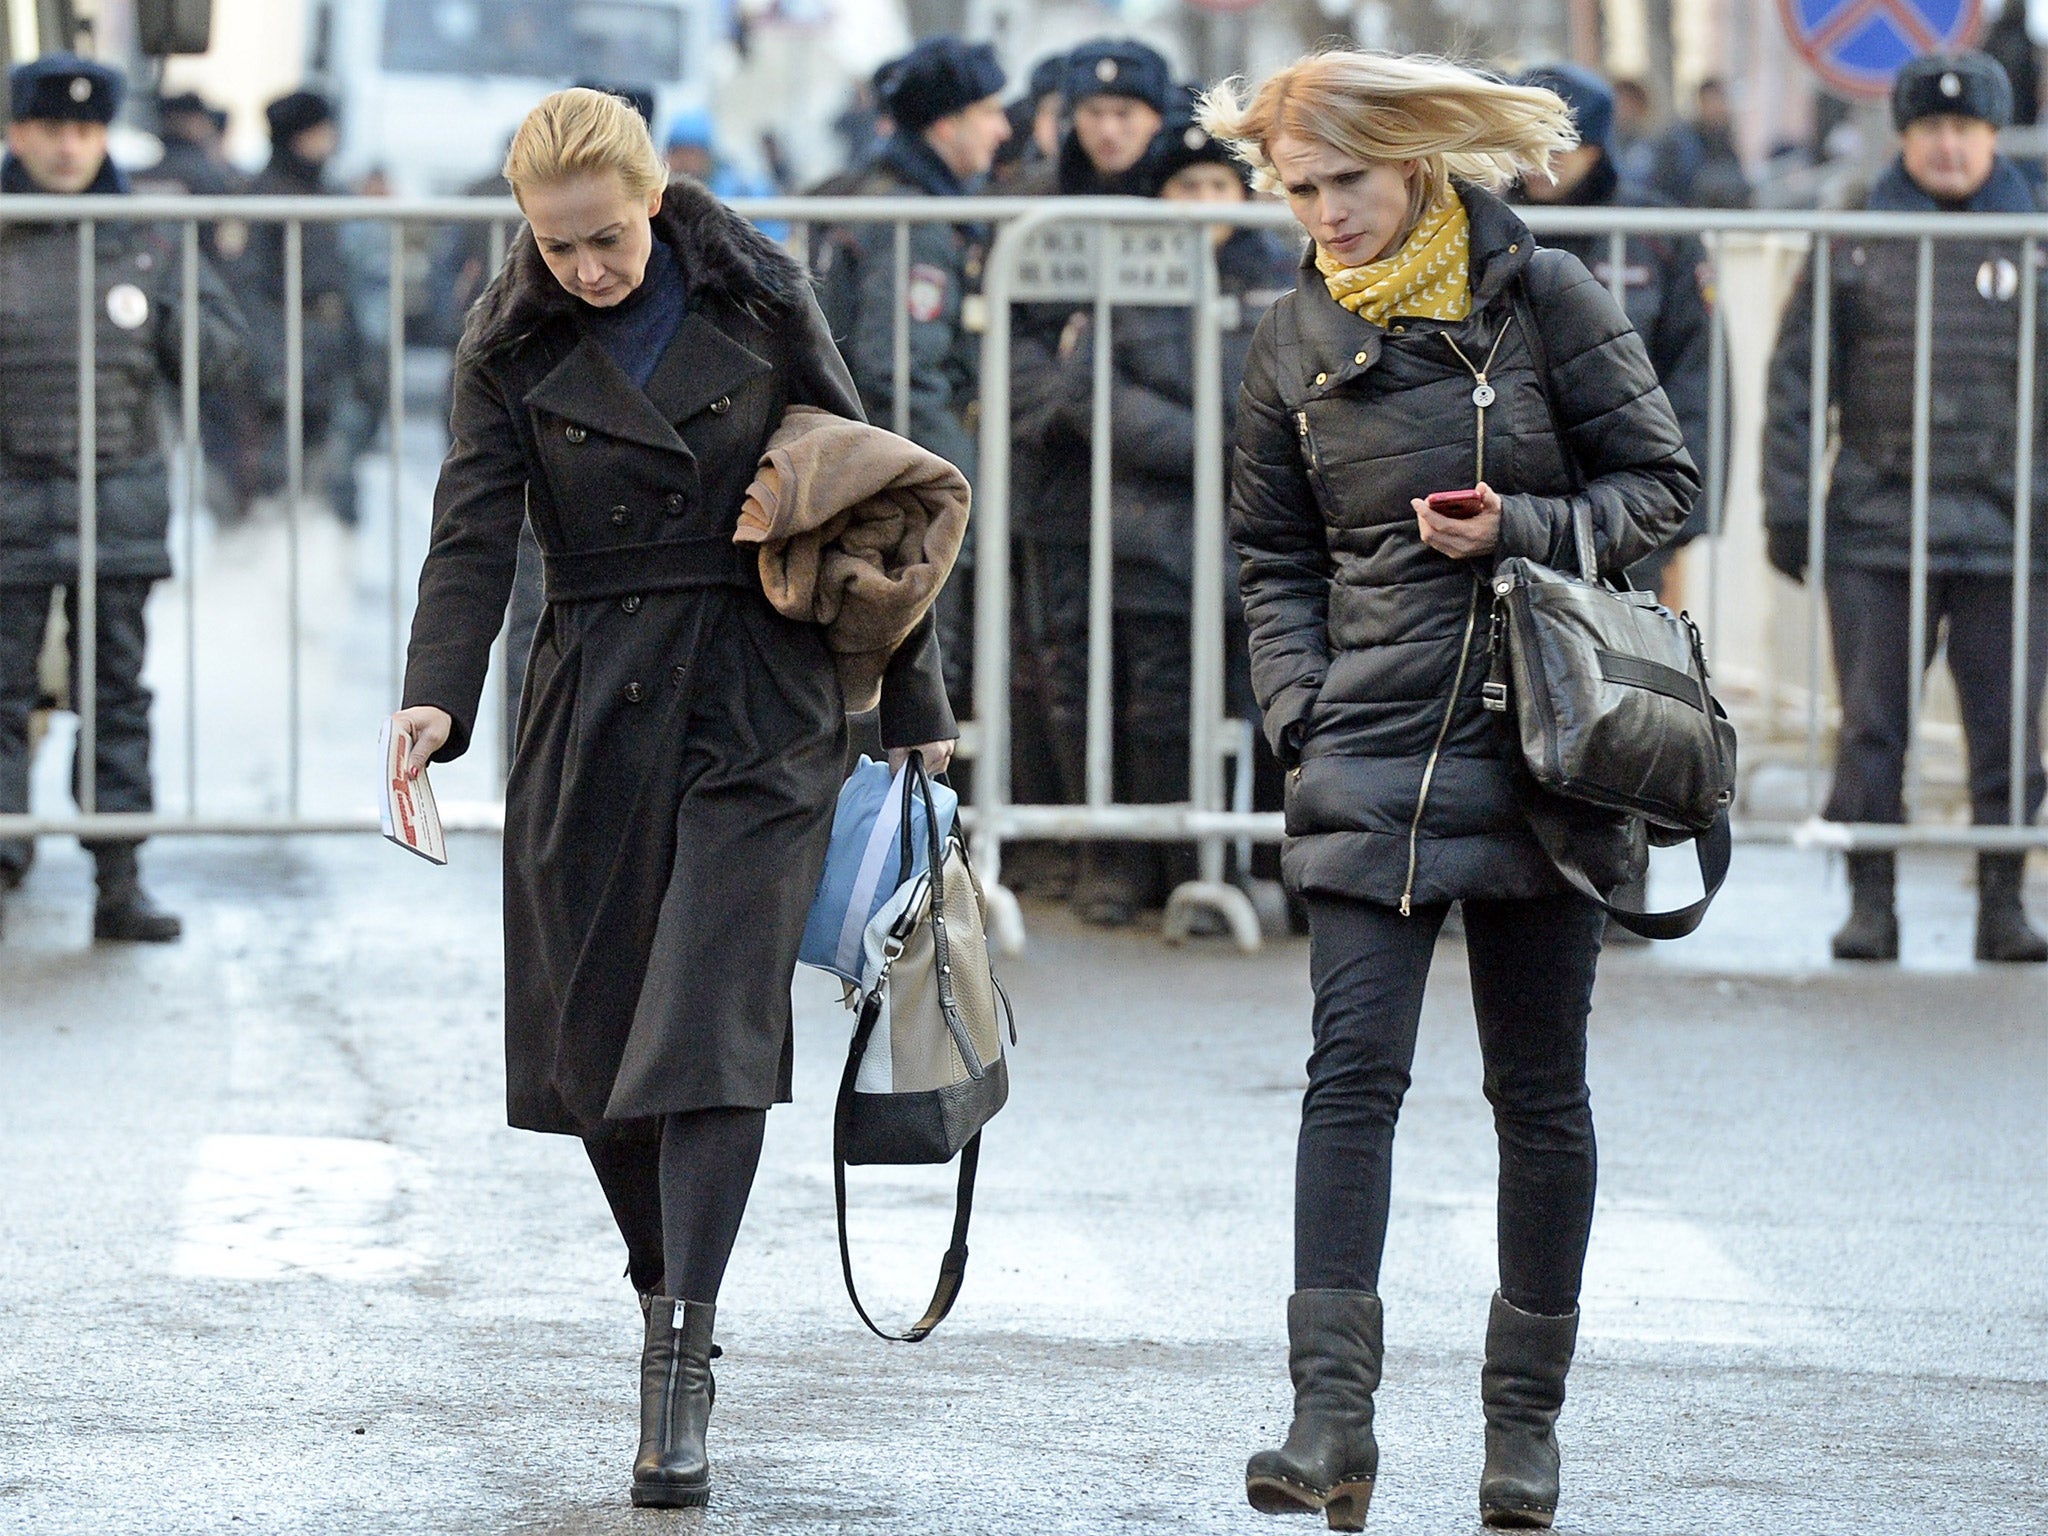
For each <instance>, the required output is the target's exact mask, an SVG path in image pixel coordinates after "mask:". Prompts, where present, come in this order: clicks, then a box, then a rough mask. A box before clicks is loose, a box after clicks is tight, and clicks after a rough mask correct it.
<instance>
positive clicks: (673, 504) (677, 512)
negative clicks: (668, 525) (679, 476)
mask: <svg viewBox="0 0 2048 1536" xmlns="http://www.w3.org/2000/svg"><path fill="white" fill-rule="evenodd" d="M661 510H662V511H664V512H666V513H667V514H668V515H669V516H670V517H679V516H681V515H682V510H683V493H682V492H681V491H670V492H669V493H668V494H667V495H666V496H664V497H662V498H661Z"/></svg>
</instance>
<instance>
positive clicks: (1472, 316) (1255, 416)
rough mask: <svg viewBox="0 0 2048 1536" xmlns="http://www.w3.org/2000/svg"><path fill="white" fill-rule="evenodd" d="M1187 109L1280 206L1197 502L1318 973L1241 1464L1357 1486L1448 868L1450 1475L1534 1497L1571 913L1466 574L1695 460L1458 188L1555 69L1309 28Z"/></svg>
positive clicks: (1588, 925)
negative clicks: (1474, 1225) (1475, 1077)
mask: <svg viewBox="0 0 2048 1536" xmlns="http://www.w3.org/2000/svg"><path fill="white" fill-rule="evenodd" d="M1204 121H1205V123H1206V125H1207V126H1208V128H1209V129H1210V131H1211V132H1213V133H1214V134H1215V135H1216V136H1217V137H1218V138H1221V139H1223V140H1226V141H1227V142H1230V143H1231V144H1233V145H1234V146H1235V147H1236V148H1237V149H1238V150H1239V152H1240V153H1241V154H1243V155H1244V157H1245V158H1246V159H1247V161H1248V162H1249V163H1250V164H1251V165H1252V167H1253V168H1254V170H1255V172H1256V173H1257V176H1258V179H1259V181H1260V182H1261V184H1262V185H1264V186H1266V187H1267V188H1268V189H1270V190H1273V191H1277V192H1280V193H1282V194H1284V195H1285V197H1286V199H1287V202H1288V204H1289V206H1290V207H1291V208H1292V209H1293V211H1294V214H1295V217H1296V218H1297V219H1298V220H1299V221H1300V223H1301V225H1302V228H1303V229H1304V230H1305V231H1306V232H1307V233H1308V234H1309V236H1310V237H1311V241H1312V243H1311V245H1310V247H1309V249H1308V252H1307V255H1306V258H1305V260H1304V262H1303V264H1302V268H1301V271H1300V273H1299V276H1298V280H1297V283H1296V286H1295V289H1294V291H1293V292H1292V293H1289V294H1287V295H1284V296H1283V297H1282V298H1281V299H1280V300H1279V301H1278V302H1277V303H1275V304H1274V306H1273V308H1272V309H1271V310H1270V311H1269V312H1268V313H1267V316H1266V318H1265V320H1264V322H1263V323H1262V324H1261V326H1260V328H1259V332H1258V335H1257V336H1256V337H1255V338H1254V339H1253V342H1252V348H1251V354H1250V357H1249V358H1248V360H1247V362H1246V367H1245V385H1244V389H1243V392H1242V393H1241V394H1240V396H1239V400H1238V411H1237V439H1236V446H1237V453H1236V457H1235V460H1234V466H1235V467H1234V470H1233V480H1232V486H1231V502H1230V528H1231V540H1232V543H1233V544H1234V545H1235V547H1236V549H1237V551H1238V554H1239V555H1240V556H1241V557H1242V560H1243V567H1242V575H1241V588H1242V591H1243V594H1244V606H1245V618H1246V622H1247V625H1248V627H1249V630H1250V636H1251V661H1252V679H1253V685H1254V689H1255V691H1256V693H1257V695H1258V699H1259V703H1260V707H1261V709H1262V710H1263V712H1264V715H1265V725H1266V732H1267V736H1268V738H1269V740H1270V741H1271V742H1272V745H1273V748H1274V750H1275V752H1277V753H1278V754H1279V756H1280V759H1281V761H1282V762H1283V763H1284V764H1285V765H1286V766H1287V767H1288V769H1289V772H1288V777H1287V832H1288V837H1287V843H1286V846H1285V848H1284V850H1283V854H1282V867H1283V871H1284V873H1285V876H1286V879H1287V881H1288V883H1289V884H1290V885H1291V886H1293V887H1294V889H1296V890H1297V891H1299V892H1300V893H1301V894H1302V896H1303V897H1304V899H1305V900H1306V902H1307V905H1308V909H1309V914H1310V922H1311V936H1312V937H1311V948H1310V962H1309V964H1310V973H1311V977H1312V980H1313V982H1314V986H1315V996H1316V1001H1315V1048H1314V1051H1313V1052H1312V1054H1311V1055H1310V1057H1309V1067H1308V1076H1309V1086H1308V1091H1307V1093H1306V1095H1305V1096H1304V1098H1303V1101H1302V1124H1301V1141H1300V1150H1299V1158H1298V1162H1297V1165H1296V1179H1295V1284H1296V1290H1295V1293H1294V1295H1293V1297H1292V1299H1291V1300H1290V1301H1289V1303H1288V1308H1287V1323H1288V1336H1289V1347H1290V1363H1291V1367H1292V1373H1293V1377H1294V1387H1295V1412H1294V1422H1293V1427H1292V1428H1291V1430H1290V1431H1289V1433H1288V1436H1287V1443H1286V1444H1285V1445H1284V1446H1282V1447H1280V1448H1278V1449H1275V1450H1270V1451H1262V1452H1260V1453H1259V1454H1258V1455H1256V1456H1254V1457H1253V1458H1252V1459H1251V1463H1250V1465H1249V1467H1248V1468H1247V1473H1246V1490H1247V1493H1248V1495H1249V1497H1250V1499H1251V1502H1252V1503H1253V1504H1254V1505H1255V1506H1256V1507H1258V1508H1260V1509H1263V1510H1272V1511H1280V1510H1288V1509H1300V1508H1308V1509H1311V1510H1322V1511H1324V1513H1325V1514H1326V1515H1327V1517H1328V1519H1329V1523H1330V1524H1331V1525H1332V1526H1333V1527H1335V1528H1337V1529H1340V1530H1356V1529H1359V1528H1360V1527H1362V1526H1363V1524H1364V1521H1365V1512H1366V1504H1367V1501H1368V1500H1369V1499H1370V1498H1371V1495H1372V1487H1373V1480H1374V1478H1375V1476H1376V1475H1377V1471H1378V1464H1379V1449H1378V1445H1377V1443H1376V1442H1375V1440H1374V1438H1373V1433H1372V1394H1373V1391H1374V1389H1375V1388H1376V1387H1377V1385H1378V1383H1379V1377H1380V1361H1381V1343H1382V1336H1381V1308H1380V1301H1379V1296H1378V1282H1379V1265H1380V1251H1381V1248H1382V1246H1383V1244H1384V1242H1385V1238H1386V1225H1387V1201H1388V1189H1389V1180H1390V1174H1391V1158H1392V1152H1393V1139H1394V1122H1395V1118H1396V1116H1397V1114H1398V1113H1399V1109H1400V1104H1401V1097H1402V1094H1403V1093H1404V1092H1405V1091H1406V1089H1407V1086H1408V1073H1409V1067H1410V1064H1411V1063H1412V1061H1413V1059H1414V1051H1415V1032H1416V1025H1417V1022H1418V1019H1419V1017H1420V1014H1421V1010H1422V994H1423V987H1424V984H1425V983H1426V981H1427V980H1428V976H1429V967H1430V956H1431V952H1432V950H1433V949H1434V947H1435V942H1436V937H1437V933H1438V930H1439V929H1440V928H1441V927H1442V925H1443V922H1444V918H1445V916H1446V914H1447V913H1448V912H1449V910H1450V904H1451V903H1452V902H1454V901H1457V902H1462V903H1463V906H1464V915H1465V931H1466V950H1467V953H1468V956H1469V959H1470V965H1471V972H1472V999H1473V1007H1474V1011H1475V1012H1476V1013H1477V1015H1478V1021H1479V1039H1480V1046H1481V1050H1482V1054H1483V1056H1484V1058H1485V1063H1486V1078H1485V1087H1486V1095H1487V1098H1488V1100H1489V1102H1490V1103H1491V1104H1492V1106H1493V1111H1494V1123H1495V1127H1496V1130H1497V1132H1498V1136H1499V1143H1500V1197H1499V1209H1500V1214H1499V1230H1500V1289H1499V1290H1498V1291H1497V1292H1496V1293H1495V1295H1494V1298H1493V1303H1492V1314H1491V1318H1490V1321H1489V1323H1488V1326H1487V1330H1486V1368H1485V1370H1484V1372H1483V1373H1482V1375H1481V1378H1480V1387H1481V1397H1482V1399H1483V1403H1484V1407H1485V1413H1486V1467H1485V1472H1484V1474H1483V1477H1482V1480H1481V1483H1480V1490H1479V1504H1480V1512H1481V1514H1482V1516H1483V1517H1484V1518H1485V1520H1486V1521H1487V1522H1488V1523H1489V1524H1494V1525H1510V1526H1515V1525H1519V1526H1547V1525H1549V1524H1550V1523H1551V1520H1552V1518H1553V1515H1554V1513H1555V1511H1556V1507H1557V1498H1558V1452H1557V1440H1556V1436H1555V1432H1554V1430H1555V1424H1556V1420H1557V1415H1558V1411H1559V1409H1560V1408H1561V1407H1562V1405H1563V1402H1564V1383H1565V1373H1566V1370H1567V1368H1568V1367H1569V1366H1570V1363H1571V1358H1572V1351H1573V1347H1574V1344H1575V1342H1576V1338H1577V1330H1578V1296H1579V1283H1580V1273H1581V1270H1582V1268H1583V1266H1584V1263H1585V1256H1586V1244H1587V1238H1588V1236H1589V1233H1590V1231H1591V1226H1592V1217H1593V1176H1594V1152H1593V1120H1592V1111H1591V1108H1590V1107H1589V1104H1588V1100H1587V1095H1586V1077H1585V1060H1586V1016H1587V1012H1588V1010H1589V1008H1590V1005H1591V999H1592V991H1593V972H1594V964H1595V961H1596V960H1597V959H1598V956H1599V951H1600V933H1601V927H1602V922H1603V919H1602V915H1601V912H1600V910H1599V908H1598V907H1596V906H1595V905H1593V904H1592V903H1591V902H1589V901H1586V900H1584V899H1582V898H1581V897H1579V896H1577V895H1575V894H1573V893H1572V892H1571V891H1570V890H1568V889H1567V888H1566V886H1565V885H1564V883H1563V882H1562V881H1561V880H1560V879H1559V878H1558V877H1557V876H1556V874H1555V873H1554V871H1553V870H1552V868H1551V865H1550V864H1549V862H1548V860H1546V859H1545V857H1544V856H1543V853H1542V851H1541V850H1540V849H1539V848H1538V846H1537V844H1536V842H1535V840H1534V838H1533V837H1532V836H1531V834H1530V832H1529V829H1528V826H1527V824H1526V822H1525V820H1524V818H1523V814H1522V812H1521V810H1520V809H1519V808H1518V801H1517V787H1516V783H1515V779H1514V774H1515V773H1516V771H1517V763H1516V747H1515V744H1514V743H1513V741H1512V740H1511V739H1510V738H1509V736H1508V735H1507V733H1506V732H1505V731H1503V730H1502V729H1501V728H1500V727H1499V726H1498V725H1497V723H1496V717H1495V716H1493V715H1492V714H1489V713H1488V712H1487V711H1486V709H1485V708H1484V707H1483V705H1482V701H1481V693H1480V689H1481V685H1482V683H1483V681H1484V679H1485V674H1486V656H1485V651H1486V640H1487V605H1488V602H1489V598H1488V591H1487V577H1488V575H1489V574H1490V572H1491V570H1492V567H1493V565H1494V562H1495V561H1496V560H1498V559H1500V558H1503V557H1505V556H1509V555H1522V556H1530V557H1533V558H1535V559H1538V560H1542V561H1545V562H1547V563H1549V564H1551V565H1554V566H1560V567H1565V568H1575V565H1576V563H1575V561H1573V560H1572V559H1571V558H1570V557H1569V554H1568V552H1569V550H1570V548H1571V529H1572V521H1573V516H1574V513H1575V512H1576V511H1578V510H1581V509H1583V510H1584V511H1585V512H1587V513H1588V514H1590V517H1591V520H1592V525H1593V532H1594V541H1595V544H1596V545H1597V550H1598V557H1599V562H1600V565H1601V567H1602V569H1604V570H1606V571H1608V572H1619V571H1622V570H1624V569H1625V568H1627V567H1628V566H1630V565H1632V564H1634V563H1635V562H1636V561H1638V560H1641V559H1642V558H1643V557H1644V556H1646V555H1648V554H1650V553H1652V552H1653V551H1654V550H1656V549H1657V548H1658V547H1659V546H1660V545H1661V544H1662V543H1664V542H1665V541H1666V540H1667V539H1669V538H1670V537H1671V536H1672V535H1673V534H1675V533H1676V532H1677V531H1678V529H1679V528H1680V526H1681V525H1682V524H1683V523H1684V521H1685V515H1686V511H1687V509H1688V507H1689V506H1690V505H1691V503H1692V500H1693V498H1694V496H1695V494H1696V493H1697V490H1698V476H1697V474H1696V473H1695V472H1694V469H1693V466H1692V462H1691V460H1689V459H1688V458H1687V457H1686V453H1685V444H1684V439H1683V437H1682V436H1681V434H1680V432H1679V428H1678V423H1677V421H1676V420H1675V419H1674V418H1673V416H1672V413H1671V408H1670V406H1669V405H1668V404H1667V403H1666V401H1665V399H1664V395H1663V392H1662V391H1661V390H1660V389H1659V388H1658V387H1657V378H1656V375H1655V373H1654V372H1653V371H1652V370H1651V368H1650V364H1649V359H1648V358H1647V356H1646V355H1645V353H1644V349H1643V344H1642V342H1641V340H1640V339H1639V338H1638V337H1637V336H1636V334H1635V332H1634V331H1632V330H1631V329H1630V328H1629V324H1628V321H1627V319H1626V318H1625V317H1624V316H1623V315H1622V314H1621V312H1620V311H1619V310H1618V309H1617V308H1616V307H1615V305H1614V303H1613V300H1612V299H1611V298H1610V297H1609V296H1608V294H1607V291H1606V290H1605V289H1604V288H1602V287H1601V286H1600V285H1599V284H1598V283H1596V282H1594V280H1593V279H1592V277H1591V275H1590V274H1588V272H1587V271H1586V269H1585V267H1583V266H1582V265H1581V264H1580V263H1579V262H1578V260H1577V259H1576V258H1574V257H1572V256H1569V255H1567V254H1565V253H1564V252H1561V251H1549V250H1541V249H1539V248H1538V247H1537V245H1536V242H1535V241H1534V240H1533V239H1532V238H1531V237H1530V234H1529V231H1528V229H1527V228H1526V227H1525V226H1524V225H1523V224H1522V222H1521V221H1520V220H1519V219H1518V218H1517V217H1516V216H1515V215H1514V213H1513V212H1512V211H1511V210H1510V209H1509V208H1508V207H1507V206H1506V205H1505V204H1503V203H1502V202H1501V201H1500V200H1499V198H1498V197H1496V196H1495V195H1494V192H1493V191H1491V190H1488V189H1489V188H1499V187H1501V186H1504V185H1505V184H1506V183H1507V182H1509V181H1510V180H1512V179H1513V178H1514V177H1515V176H1516V175H1518V174H1521V173H1524V172H1535V171H1541V170H1542V169H1544V168H1545V167H1546V166H1547V164H1548V162H1549V159H1550V156H1551V155H1552V154H1554V153H1556V152H1558V151H1560V150H1563V149H1566V148H1568V147H1570V145H1571V144H1572V142H1573V138H1572V129H1571V118H1570V116H1569V114H1568V113H1567V111H1566V109H1565V107H1564V104H1563V103H1562V102H1561V101H1559V100H1558V98H1557V97H1556V96H1554V95H1552V94H1551V93H1550V92H1548V91H1543V90H1533V89H1527V88H1521V87H1515V86H1509V85H1504V84H1502V83H1500V82H1498V81H1495V80H1491V79H1487V78H1484V77H1481V76H1478V75H1474V74H1471V73H1468V72H1467V71H1465V70H1462V69H1458V68H1455V67H1452V66H1450V65H1446V64H1442V63H1438V62H1435V61H1427V60H1414V59H1402V58H1391V57H1387V56H1383V55H1376V54H1367V53H1353V52H1332V53H1324V54H1319V55H1316V56H1313V57H1310V58H1307V59H1304V60H1302V61H1300V62H1299V63H1296V64H1294V65H1291V66H1289V67H1288V68H1286V69H1283V70H1281V71H1280V72H1279V73H1278V74H1276V75H1274V76H1273V77H1272V78H1271V79H1269V80H1267V81H1266V82H1265V83H1264V84H1263V85H1261V86H1260V87H1259V89H1258V91H1257V92H1256V93H1254V94H1252V95H1251V96H1250V97H1249V99H1248V100H1247V99H1245V98H1244V96H1243V95H1242V94H1241V93H1240V92H1239V91H1238V90H1237V89H1236V88H1235V86H1234V85H1231V86H1225V87H1223V88H1222V89H1220V90H1218V91H1217V92H1215V93H1214V94H1212V95H1211V97H1210V98H1209V99H1208V102H1207V105H1206V108H1205V111H1204ZM1539 339H1540V345H1538V344H1537V343H1538V342H1539ZM1546 354H1547V356H1548V359H1549V374H1548V385H1549V395H1550V401H1551V404H1553V405H1554V407H1555V421H1553V415H1552V411H1551V409H1550V406H1548V405H1546V399H1545V389H1544V381H1543V380H1541V379H1540V378H1539V374H1538V370H1539V367H1540V366H1541V364H1540V361H1539V360H1540V359H1541V358H1542V357H1544V356H1545V355H1546ZM1560 428H1561V430H1562V436H1560ZM1573 463H1575V464H1576V468H1577V470H1578V474H1577V475H1575V474H1574V473H1573V470H1572V468H1571V467H1569V466H1570V465H1572V464H1573ZM1581 479H1582V480H1583V487H1582V488H1579V487H1580V482H1581ZM1439 491H1471V492H1473V493H1474V494H1473V495H1472V497H1471V498H1470V504H1469V505H1468V506H1467V507H1466V508H1464V509H1462V510H1463V512H1464V513H1465V515H1452V514H1451V513H1450V512H1448V511H1435V510H1432V509H1431V507H1430V506H1429V504H1428V501H1427V498H1428V497H1429V496H1430V495H1431V494H1432V493H1434V492H1439ZM1578 834H1579V835H1578V842H1579V846H1580V848H1581V850H1582V852H1583V854H1584V856H1585V858H1586V860H1587V862H1588V863H1589V865H1591V866H1592V867H1593V868H1595V869H1596V870H1597V871H1598V872H1599V873H1598V874H1597V875H1596V878H1604V879H1605V881H1606V883H1607V884H1608V885H1609V886H1610V887H1612V886H1615V885H1618V884H1620V883H1621V882H1622V881H1624V880H1626V879H1628V878H1629V877H1631V876H1633V875H1634V874H1636V873H1639V872H1640V868H1641V864H1640V859H1641V853H1640V850H1639V849H1636V848H1634V847H1632V846H1631V842H1630V839H1629V838H1628V837H1627V836H1626V835H1625V829H1624V826H1623V824H1622V823H1621V822H1620V821H1618V820H1615V819H1609V818H1605V817H1600V816H1595V817H1591V818H1587V819H1585V821H1584V824H1583V825H1582V826H1581V827H1580V828H1579V829H1578Z"/></svg>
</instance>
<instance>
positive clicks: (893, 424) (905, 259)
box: [889, 219, 910, 437]
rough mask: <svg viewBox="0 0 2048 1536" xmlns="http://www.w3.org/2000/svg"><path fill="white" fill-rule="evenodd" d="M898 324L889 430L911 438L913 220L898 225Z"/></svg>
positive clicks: (892, 349) (892, 355)
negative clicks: (911, 265) (911, 264)
mask: <svg viewBox="0 0 2048 1536" xmlns="http://www.w3.org/2000/svg"><path fill="white" fill-rule="evenodd" d="M895 269H896V275H895V280H894V288H895V293H896V310H895V317H896V318H895V323H894V325H893V327H892V328H891V335H890V338H889V347H890V361H889V430H890V431H892V432H894V433H895V434H896V435H897V436H898V437H908V436H910V220H908V219H898V220H897V221H896V249H895Z"/></svg>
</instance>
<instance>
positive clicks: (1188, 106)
mask: <svg viewBox="0 0 2048 1536" xmlns="http://www.w3.org/2000/svg"><path fill="white" fill-rule="evenodd" d="M1173 96H1174V99H1173V104H1172V107H1171V109H1170V110H1169V111H1168V112H1167V114H1166V126H1165V127H1163V128H1161V129H1160V130H1159V137H1158V138H1156V139H1154V140H1153V141H1152V159H1153V161H1154V163H1155V164H1156V165H1157V167H1158V176H1159V181H1160V183H1161V184H1162V185H1164V184H1165V183H1166V182H1169V181H1171V180H1172V179H1173V178H1174V177H1176V176H1178V175H1179V174H1180V173H1181V172H1182V171H1184V170H1186V169H1187V168H1188V167H1189V166H1191V165H1227V166H1229V167H1230V168H1231V170H1233V171H1235V172H1236V173H1237V176H1238V179H1239V180H1240V181H1244V182H1246V183H1247V184H1249V182H1250V179H1251V167H1249V166H1247V165H1246V164H1245V163H1244V162H1243V161H1242V160H1240V159H1238V157H1237V156H1235V155H1233V154H1232V153H1231V152H1230V146H1229V145H1227V144H1225V143H1224V142H1223V141H1222V140H1221V139H1217V138H1214V137H1212V136H1211V135H1210V133H1209V130H1208V129H1206V128H1204V127H1203V126H1202V125H1201V124H1200V123H1198V122H1196V121H1195V108H1196V107H1197V106H1198V105H1200V103H1201V99H1202V88H1201V87H1200V86H1198V85H1177V86H1175V87H1174V88H1173Z"/></svg>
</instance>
